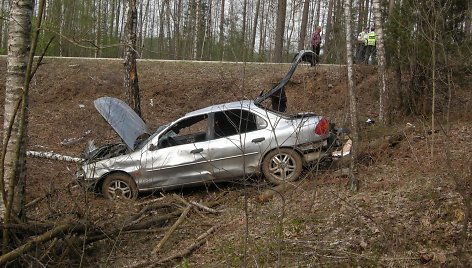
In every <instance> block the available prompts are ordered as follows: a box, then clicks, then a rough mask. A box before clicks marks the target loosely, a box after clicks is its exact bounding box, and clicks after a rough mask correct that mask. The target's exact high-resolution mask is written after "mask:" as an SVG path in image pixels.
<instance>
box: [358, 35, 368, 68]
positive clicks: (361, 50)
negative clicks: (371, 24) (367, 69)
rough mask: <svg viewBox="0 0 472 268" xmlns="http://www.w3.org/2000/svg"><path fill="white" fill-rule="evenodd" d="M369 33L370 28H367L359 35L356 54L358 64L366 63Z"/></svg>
mask: <svg viewBox="0 0 472 268" xmlns="http://www.w3.org/2000/svg"><path fill="white" fill-rule="evenodd" d="M368 33H369V28H367V27H366V28H365V29H364V30H362V32H360V33H359V34H358V35H357V53H356V62H357V63H362V62H364V57H365V49H366V43H367V37H368Z"/></svg>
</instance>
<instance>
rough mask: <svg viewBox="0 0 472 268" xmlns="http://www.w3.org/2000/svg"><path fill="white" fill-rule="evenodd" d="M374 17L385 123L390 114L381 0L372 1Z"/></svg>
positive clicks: (380, 102)
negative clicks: (388, 112)
mask: <svg viewBox="0 0 472 268" xmlns="http://www.w3.org/2000/svg"><path fill="white" fill-rule="evenodd" d="M372 7H373V13H374V19H375V35H376V49H377V61H378V65H379V67H378V72H379V81H380V95H379V120H380V121H382V122H383V123H386V122H387V118H388V114H387V113H386V110H387V111H388V109H386V108H385V106H386V105H387V95H388V91H387V62H386V60H385V46H384V38H383V25H382V13H381V11H380V2H379V0H373V1H372Z"/></svg>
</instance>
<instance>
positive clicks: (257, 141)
mask: <svg viewBox="0 0 472 268" xmlns="http://www.w3.org/2000/svg"><path fill="white" fill-rule="evenodd" d="M264 140H265V138H264V137H262V138H257V139H253V140H252V142H253V143H259V142H261V141H264Z"/></svg>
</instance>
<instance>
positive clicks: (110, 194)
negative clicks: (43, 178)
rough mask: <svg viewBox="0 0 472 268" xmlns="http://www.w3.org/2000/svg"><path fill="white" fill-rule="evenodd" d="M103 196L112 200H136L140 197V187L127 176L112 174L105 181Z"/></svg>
mask: <svg viewBox="0 0 472 268" xmlns="http://www.w3.org/2000/svg"><path fill="white" fill-rule="evenodd" d="M102 194H103V196H105V197H106V198H108V199H112V200H114V199H130V200H135V199H136V197H137V196H138V187H137V186H136V183H135V182H134V180H133V179H132V178H131V177H130V176H128V175H126V174H118V173H117V174H110V175H109V176H107V177H106V178H105V180H104V181H103V185H102Z"/></svg>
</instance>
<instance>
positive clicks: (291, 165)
mask: <svg viewBox="0 0 472 268" xmlns="http://www.w3.org/2000/svg"><path fill="white" fill-rule="evenodd" d="M302 169H303V161H302V158H301V156H300V154H299V153H298V152H297V151H295V150H293V149H291V148H278V149H275V150H273V151H271V152H269V153H268V154H267V155H266V156H265V158H264V160H263V161H262V173H264V176H265V177H266V179H267V180H269V181H270V182H272V183H274V184H277V185H278V184H281V183H283V182H291V181H295V180H297V179H298V177H300V174H301V173H302ZM284 176H285V178H284Z"/></svg>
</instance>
